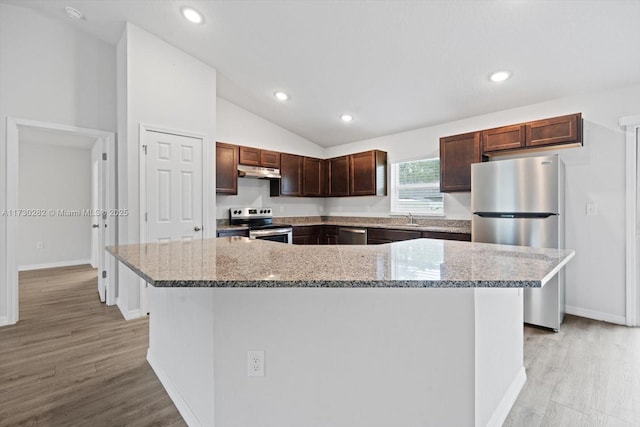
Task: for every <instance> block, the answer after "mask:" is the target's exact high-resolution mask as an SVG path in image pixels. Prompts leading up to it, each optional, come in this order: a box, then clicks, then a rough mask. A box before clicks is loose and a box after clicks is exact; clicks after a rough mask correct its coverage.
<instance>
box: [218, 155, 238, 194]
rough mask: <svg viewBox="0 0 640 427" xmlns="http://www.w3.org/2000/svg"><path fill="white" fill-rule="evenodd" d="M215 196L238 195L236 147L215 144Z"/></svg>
mask: <svg viewBox="0 0 640 427" xmlns="http://www.w3.org/2000/svg"><path fill="white" fill-rule="evenodd" d="M216 194H238V146H237V145H231V144H225V143H223V142H217V143H216Z"/></svg>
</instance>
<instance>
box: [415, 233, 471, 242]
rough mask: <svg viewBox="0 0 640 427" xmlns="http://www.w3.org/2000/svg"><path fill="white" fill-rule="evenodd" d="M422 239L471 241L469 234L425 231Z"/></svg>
mask: <svg viewBox="0 0 640 427" xmlns="http://www.w3.org/2000/svg"><path fill="white" fill-rule="evenodd" d="M422 237H424V238H425V239H441V240H460V241H463V242H470V241H471V234H469V233H448V232H445V231H425V232H423V233H422Z"/></svg>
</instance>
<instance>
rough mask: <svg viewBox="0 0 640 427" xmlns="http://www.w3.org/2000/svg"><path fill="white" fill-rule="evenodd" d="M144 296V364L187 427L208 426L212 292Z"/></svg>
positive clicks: (159, 292)
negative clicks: (146, 325)
mask: <svg viewBox="0 0 640 427" xmlns="http://www.w3.org/2000/svg"><path fill="white" fill-rule="evenodd" d="M149 292H150V295H149V297H150V305H151V314H150V316H149V351H148V354H147V360H148V361H149V364H150V365H151V367H152V368H153V370H154V372H155V373H156V375H157V376H158V378H159V379H160V381H161V382H162V385H163V386H164V388H165V389H166V390H167V393H168V394H169V396H170V397H171V399H172V400H173V402H174V403H175V405H176V407H177V408H178V410H179V411H180V414H181V415H182V417H183V418H184V419H185V421H186V422H187V424H188V425H189V426H192V427H196V426H213V425H214V424H213V423H214V405H213V391H214V389H213V385H214V377H213V290H212V289H208V288H153V287H151V286H150V287H149Z"/></svg>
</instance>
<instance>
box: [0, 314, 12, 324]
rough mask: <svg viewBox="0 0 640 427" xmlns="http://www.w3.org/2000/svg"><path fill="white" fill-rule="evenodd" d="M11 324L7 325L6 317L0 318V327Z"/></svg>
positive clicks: (7, 319)
mask: <svg viewBox="0 0 640 427" xmlns="http://www.w3.org/2000/svg"><path fill="white" fill-rule="evenodd" d="M10 324H11V323H9V318H8V317H7V316H2V317H0V326H8V325H10Z"/></svg>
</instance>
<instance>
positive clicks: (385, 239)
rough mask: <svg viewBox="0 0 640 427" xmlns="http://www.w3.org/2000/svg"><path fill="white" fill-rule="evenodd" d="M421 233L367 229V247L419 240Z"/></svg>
mask: <svg viewBox="0 0 640 427" xmlns="http://www.w3.org/2000/svg"><path fill="white" fill-rule="evenodd" d="M421 237H422V232H421V231H410V230H393V229H387V228H369V229H367V245H380V244H382V243H391V242H400V241H402V240H412V239H419V238H421Z"/></svg>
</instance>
